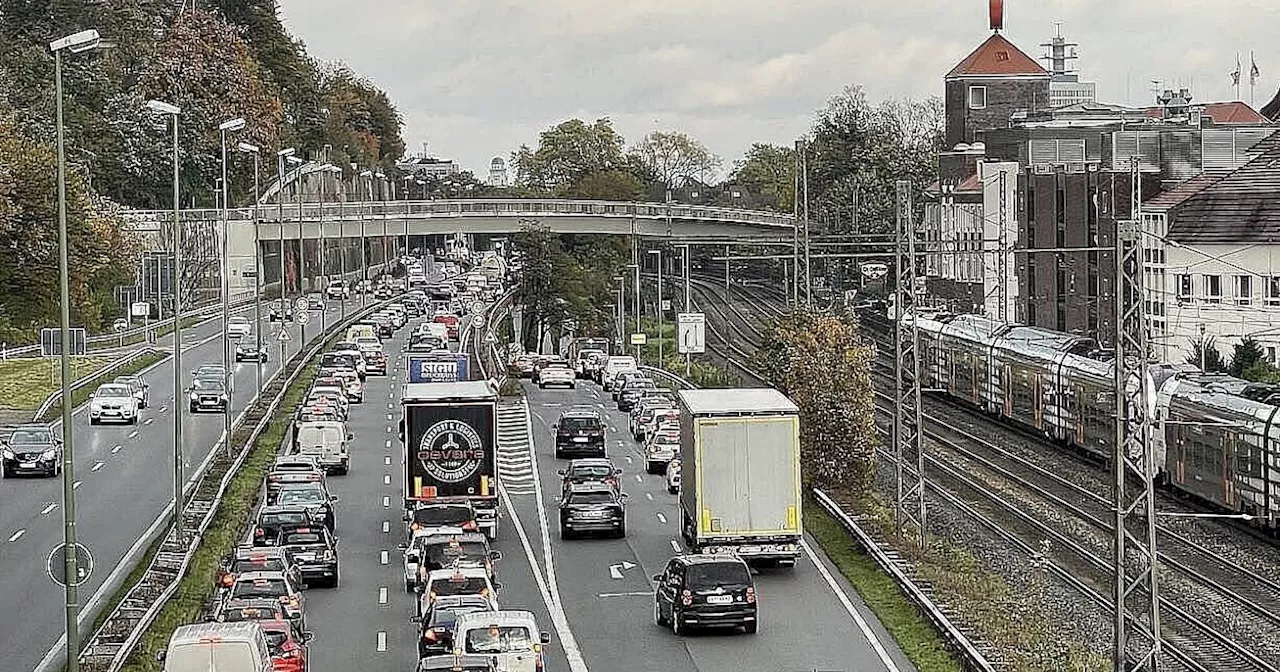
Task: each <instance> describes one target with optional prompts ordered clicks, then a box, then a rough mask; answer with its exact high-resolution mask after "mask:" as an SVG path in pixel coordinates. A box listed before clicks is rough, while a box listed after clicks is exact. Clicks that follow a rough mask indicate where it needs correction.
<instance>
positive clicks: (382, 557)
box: [378, 551, 387, 565]
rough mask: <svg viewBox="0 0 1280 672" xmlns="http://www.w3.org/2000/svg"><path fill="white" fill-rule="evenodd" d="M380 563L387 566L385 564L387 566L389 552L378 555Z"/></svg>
mask: <svg viewBox="0 0 1280 672" xmlns="http://www.w3.org/2000/svg"><path fill="white" fill-rule="evenodd" d="M378 561H379V562H381V563H382V564H384V565H385V564H387V552H386V551H383V552H382V553H380V554H379V555H378Z"/></svg>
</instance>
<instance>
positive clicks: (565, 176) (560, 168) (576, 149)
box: [511, 118, 626, 196]
mask: <svg viewBox="0 0 1280 672" xmlns="http://www.w3.org/2000/svg"><path fill="white" fill-rule="evenodd" d="M624 144H625V141H624V140H623V138H622V136H621V135H619V134H618V132H617V131H615V130H614V128H613V122H611V121H609V119H608V118H603V119H597V120H596V121H595V122H594V123H590V124H588V123H586V122H584V121H582V120H581V119H570V120H568V121H565V122H563V123H561V124H558V125H556V126H554V127H552V128H550V129H548V130H545V131H543V132H542V133H541V134H540V135H539V136H538V148H537V149H530V148H529V146H528V145H523V146H521V147H520V149H519V150H518V151H517V152H515V153H514V154H512V156H511V166H512V168H514V170H515V178H516V182H517V184H521V185H525V186H529V187H534V188H536V189H540V190H543V191H546V192H549V193H552V194H555V195H557V196H559V195H564V194H567V193H569V192H570V191H573V190H574V189H575V187H578V186H579V185H580V183H582V181H583V180H585V179H587V178H589V177H591V176H593V175H596V174H599V173H605V172H609V171H614V170H619V169H622V168H623V167H625V166H626V160H625V157H624V156H623V153H622V148H623V146H624Z"/></svg>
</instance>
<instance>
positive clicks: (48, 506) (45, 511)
mask: <svg viewBox="0 0 1280 672" xmlns="http://www.w3.org/2000/svg"><path fill="white" fill-rule="evenodd" d="M56 508H58V505H57V504H54V503H53V502H49V503H48V504H45V505H44V508H43V509H40V515H42V516H47V515H49V512H50V511H52V510H54V509H56Z"/></svg>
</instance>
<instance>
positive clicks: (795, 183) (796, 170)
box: [726, 140, 804, 308]
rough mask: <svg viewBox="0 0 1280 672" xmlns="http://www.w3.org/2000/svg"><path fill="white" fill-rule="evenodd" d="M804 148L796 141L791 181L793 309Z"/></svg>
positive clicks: (797, 275)
mask: <svg viewBox="0 0 1280 672" xmlns="http://www.w3.org/2000/svg"><path fill="white" fill-rule="evenodd" d="M803 147H804V141H803V140H796V144H795V152H794V155H795V156H794V157H793V158H794V159H795V165H794V166H793V171H792V180H791V225H792V227H791V287H789V288H788V290H789V294H790V295H791V306H792V307H793V308H794V307H796V306H798V305H800V152H802V151H803ZM726 256H727V255H726Z"/></svg>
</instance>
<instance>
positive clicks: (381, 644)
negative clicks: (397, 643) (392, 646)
mask: <svg viewBox="0 0 1280 672" xmlns="http://www.w3.org/2000/svg"><path fill="white" fill-rule="evenodd" d="M386 650H387V633H385V632H378V651H379V652H382V651H386Z"/></svg>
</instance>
